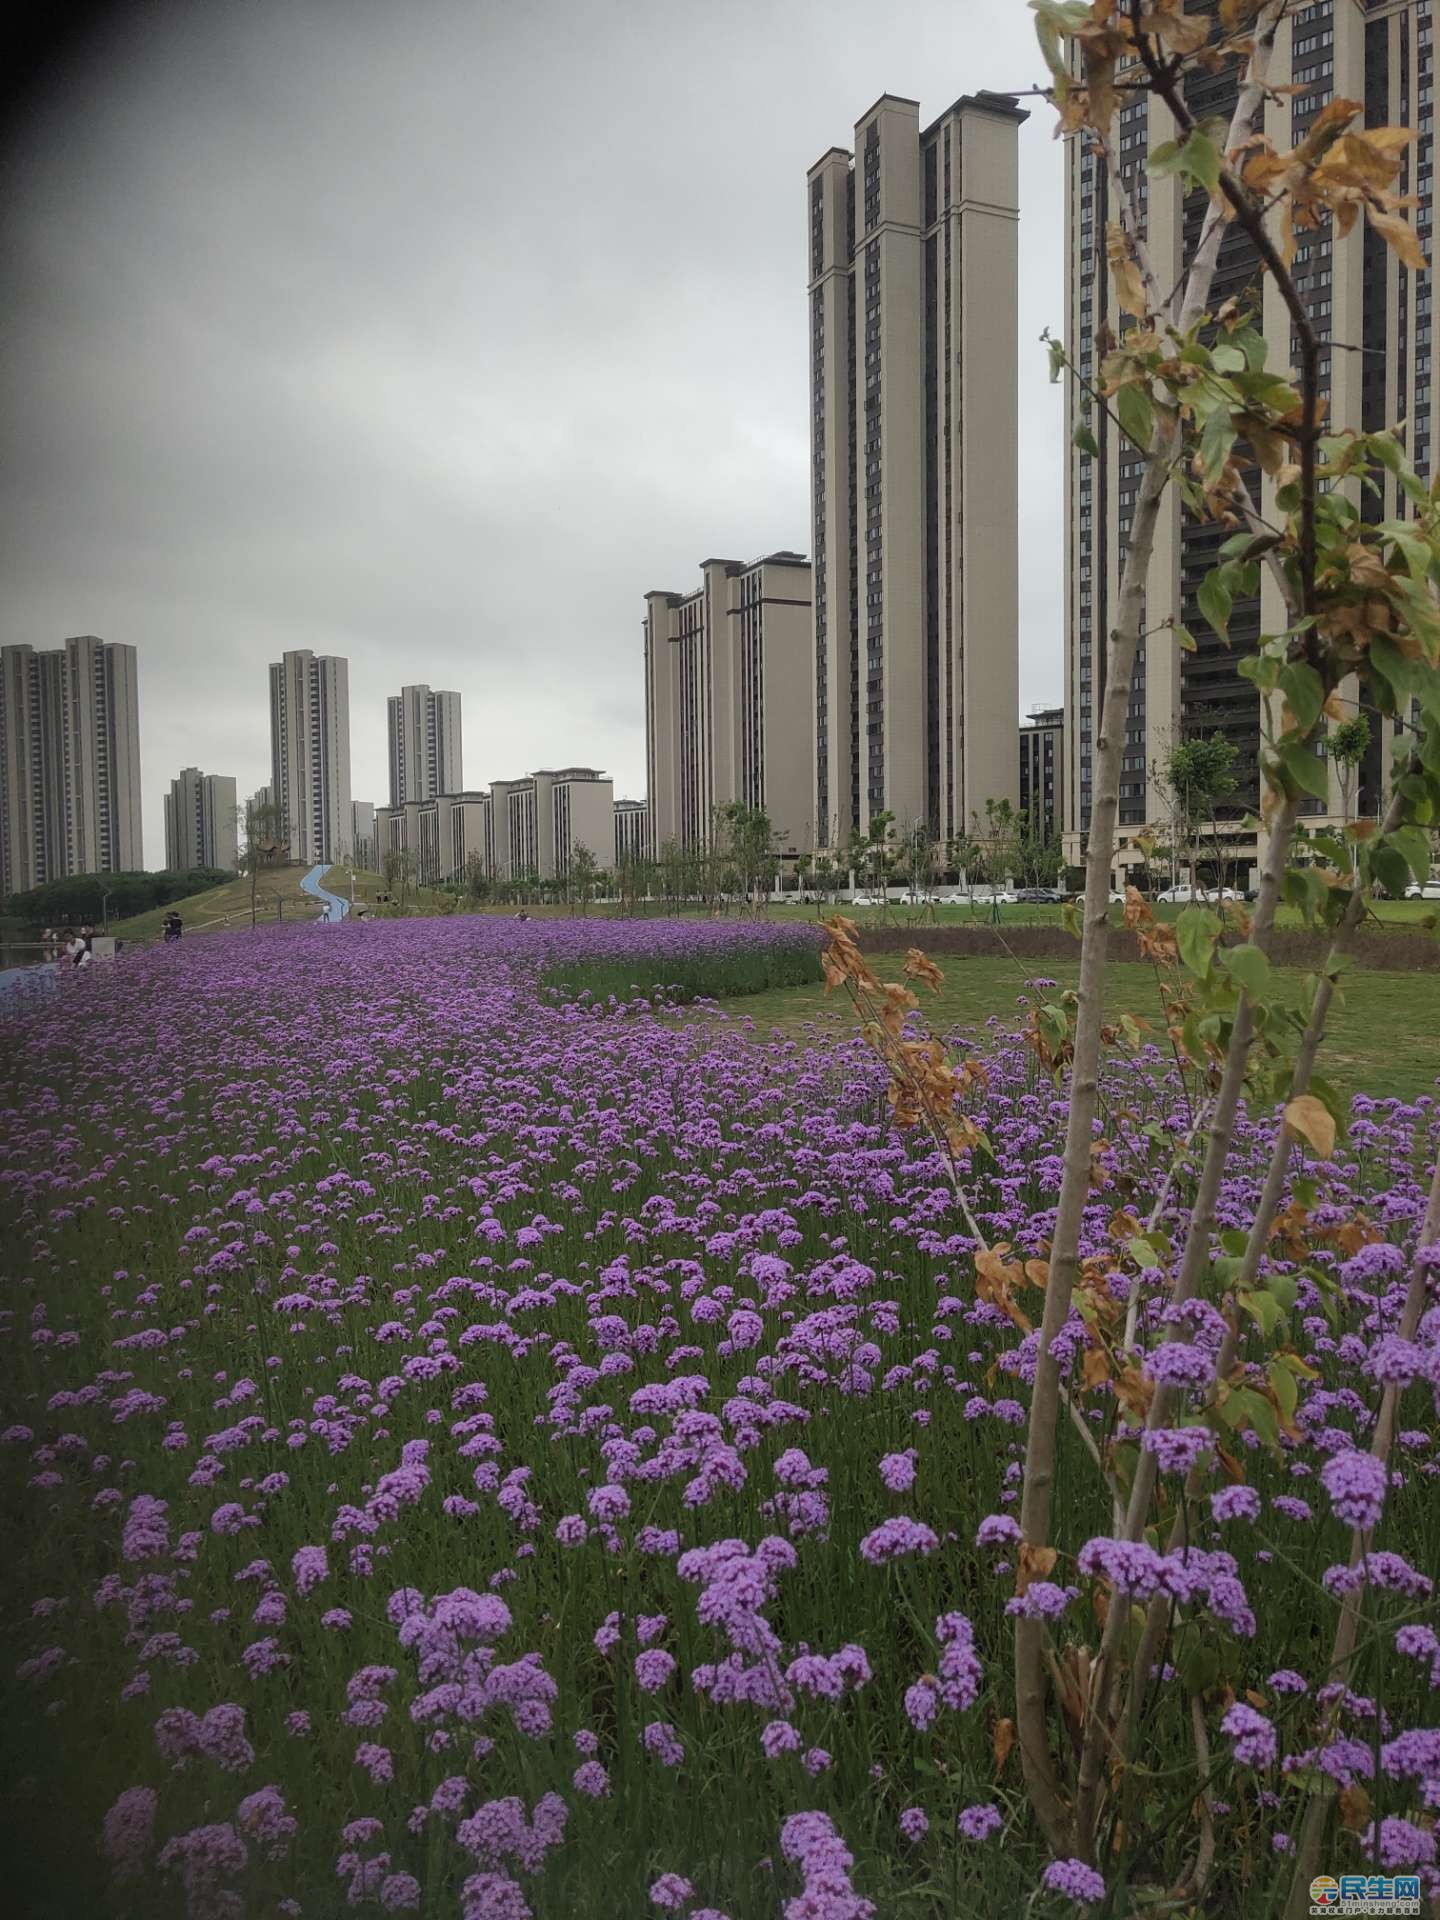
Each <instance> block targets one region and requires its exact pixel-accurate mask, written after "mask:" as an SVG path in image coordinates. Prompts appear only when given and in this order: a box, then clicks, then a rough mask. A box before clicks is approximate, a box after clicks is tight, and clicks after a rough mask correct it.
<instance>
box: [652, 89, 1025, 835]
mask: <svg viewBox="0 0 1440 1920" xmlns="http://www.w3.org/2000/svg"><path fill="white" fill-rule="evenodd" d="M1026 117H1027V116H1026V115H1025V114H1024V113H1023V112H1022V111H1021V110H1020V109H1019V108H1018V107H1017V106H1016V105H1015V103H1014V101H1013V100H1010V99H1008V98H1006V97H1003V96H1001V95H997V94H990V93H978V94H973V95H966V96H964V97H963V98H961V99H959V100H957V101H956V102H955V104H954V105H953V106H952V107H950V108H949V109H947V111H946V112H945V113H943V114H941V116H940V118H939V119H938V120H935V121H934V122H932V123H931V125H929V126H928V127H926V128H924V129H923V130H922V129H921V126H920V109H919V106H918V104H917V102H915V101H914V100H906V99H902V98H899V97H898V96H896V95H894V94H888V93H887V94H882V95H881V96H880V98H879V99H878V100H877V101H876V102H875V104H874V106H873V107H871V108H870V110H869V112H868V113H866V114H865V115H864V116H863V117H862V118H861V119H860V120H859V121H858V122H857V123H856V127H855V146H854V150H853V152H852V151H849V150H847V149H845V148H841V147H832V148H831V149H830V151H829V152H828V153H826V154H823V155H822V156H821V158H820V159H819V160H817V161H816V163H815V165H814V166H813V167H812V168H811V169H810V172H809V175H808V188H807V192H808V210H809V246H810V252H809V267H810V272H809V290H810V447H811V472H810V486H811V509H812V524H813V533H812V551H813V554H814V567H815V621H814V672H815V706H814V722H813V724H814V735H815V800H814V804H813V808H812V809H811V810H810V811H811V812H812V813H813V817H814V820H815V823H816V837H817V841H818V843H819V844H820V845H822V846H840V845H843V844H844V843H845V842H846V841H847V840H848V839H849V837H850V834H851V832H852V831H853V830H856V829H860V830H863V829H865V828H866V827H867V826H868V824H869V822H870V820H871V819H872V817H873V816H874V815H875V814H878V813H881V812H889V813H891V814H893V815H894V816H895V819H896V822H897V825H898V826H899V827H900V829H901V830H903V831H909V830H910V829H911V828H912V826H913V824H914V823H915V822H917V821H920V822H924V823H925V825H926V827H927V828H928V830H929V832H930V834H931V835H932V836H933V837H934V838H935V839H937V840H949V839H951V838H953V837H954V836H956V835H958V834H961V833H964V832H966V831H967V830H968V829H969V828H970V826H971V824H972V820H974V819H976V818H978V819H980V820H982V821H983V818H984V811H985V802H986V801H987V800H1001V799H1009V800H1010V801H1011V802H1012V803H1013V801H1014V799H1015V792H1016V779H1015V749H1014V745H1013V742H1014V738H1015V725H1016V720H1017V717H1018V711H1019V666H1018V657H1019V650H1018V633H1017V628H1018V619H1019V614H1018V584H1017V566H1018V559H1017V539H1016V526H1017V518H1018V504H1019V503H1018V467H1017V455H1016V441H1017V433H1018V420H1019V411H1018V402H1017V373H1018V367H1017V349H1016V299H1017V228H1018V222H1019V208H1018V189H1017V168H1018V153H1017V148H1018V141H1017V131H1018V128H1019V126H1020V124H1021V122H1022V121H1023V120H1025V118H1026ZM654 801H655V789H654V787H653V786H652V788H651V803H652V806H653V805H654ZM656 831H657V834H658V835H659V837H661V838H663V837H664V829H663V827H662V826H660V824H659V823H658V820H657V828H656Z"/></svg>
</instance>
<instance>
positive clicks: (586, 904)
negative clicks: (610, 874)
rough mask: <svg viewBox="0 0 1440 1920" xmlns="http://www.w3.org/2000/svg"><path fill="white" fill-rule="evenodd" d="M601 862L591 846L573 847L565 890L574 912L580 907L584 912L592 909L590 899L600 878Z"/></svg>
mask: <svg viewBox="0 0 1440 1920" xmlns="http://www.w3.org/2000/svg"><path fill="white" fill-rule="evenodd" d="M599 874H600V862H599V861H598V860H597V859H596V858H595V855H594V854H593V853H592V852H591V850H590V848H589V847H587V846H585V845H583V844H582V845H580V846H576V847H572V848H571V850H570V866H569V870H568V871H567V873H566V875H565V892H566V896H567V898H568V900H569V902H570V911H571V912H572V913H573V912H574V911H575V910H576V908H577V907H578V908H579V910H580V912H581V913H582V914H586V913H588V912H589V911H590V901H591V898H592V897H593V895H594V892H595V882H596V880H597V879H598V878H599Z"/></svg>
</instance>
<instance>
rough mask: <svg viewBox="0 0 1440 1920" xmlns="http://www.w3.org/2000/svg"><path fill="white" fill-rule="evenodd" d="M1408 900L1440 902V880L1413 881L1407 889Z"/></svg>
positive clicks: (1406, 896)
mask: <svg viewBox="0 0 1440 1920" xmlns="http://www.w3.org/2000/svg"><path fill="white" fill-rule="evenodd" d="M1405 898H1406V899H1407V900H1440V880H1424V881H1421V880H1412V881H1411V882H1410V884H1409V886H1408V887H1406V889H1405Z"/></svg>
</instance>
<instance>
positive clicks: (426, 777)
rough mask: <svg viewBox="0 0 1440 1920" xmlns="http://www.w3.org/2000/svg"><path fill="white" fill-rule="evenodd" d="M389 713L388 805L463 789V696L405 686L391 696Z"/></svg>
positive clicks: (430, 798) (401, 804) (434, 796)
mask: <svg viewBox="0 0 1440 1920" xmlns="http://www.w3.org/2000/svg"><path fill="white" fill-rule="evenodd" d="M387 706H388V708H389V719H390V805H391V807H392V808H393V807H403V806H404V805H405V804H406V803H407V802H408V801H411V800H434V799H436V798H437V797H438V796H439V795H440V794H442V793H459V792H460V791H461V790H462V788H463V787H464V785H465V782H464V780H463V778H462V777H461V757H460V696H459V694H458V693H432V692H431V691H430V689H429V687H402V688H401V689H400V691H399V693H392V694H391V696H390V699H389V701H388V702H387Z"/></svg>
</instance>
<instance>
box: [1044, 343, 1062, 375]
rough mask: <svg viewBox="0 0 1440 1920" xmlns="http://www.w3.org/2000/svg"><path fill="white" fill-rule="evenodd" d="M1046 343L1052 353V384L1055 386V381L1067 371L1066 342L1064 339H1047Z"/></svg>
mask: <svg viewBox="0 0 1440 1920" xmlns="http://www.w3.org/2000/svg"><path fill="white" fill-rule="evenodd" d="M1045 345H1046V348H1047V350H1048V352H1049V355H1050V384H1051V386H1054V384H1055V382H1056V381H1057V380H1058V379H1059V378H1060V376H1061V374H1062V373H1064V371H1065V342H1064V341H1063V340H1047V341H1046V343H1045Z"/></svg>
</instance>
